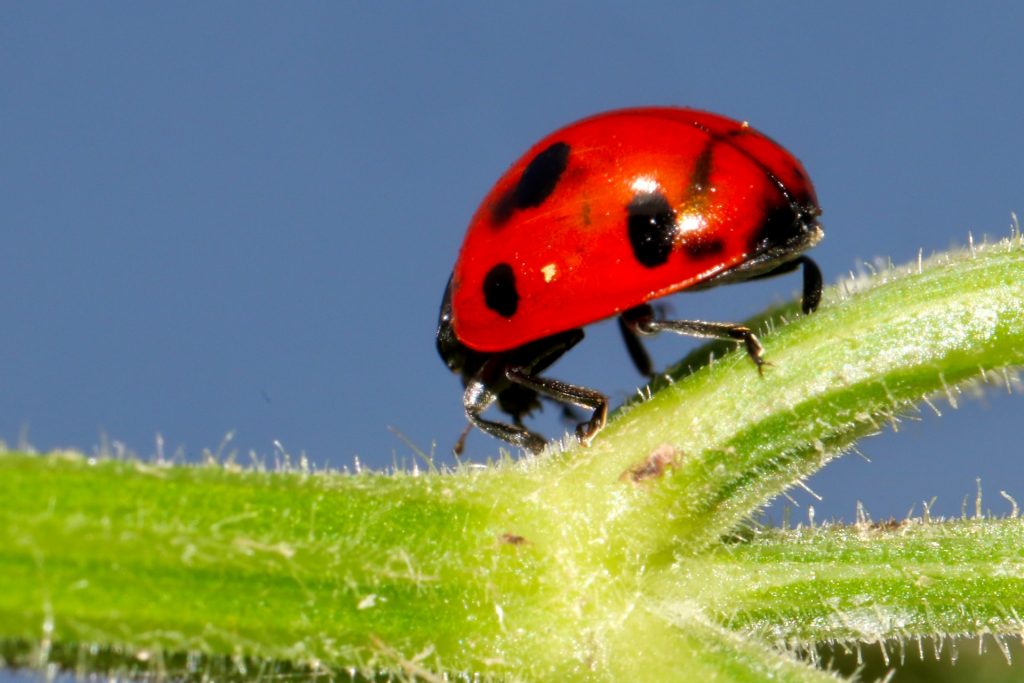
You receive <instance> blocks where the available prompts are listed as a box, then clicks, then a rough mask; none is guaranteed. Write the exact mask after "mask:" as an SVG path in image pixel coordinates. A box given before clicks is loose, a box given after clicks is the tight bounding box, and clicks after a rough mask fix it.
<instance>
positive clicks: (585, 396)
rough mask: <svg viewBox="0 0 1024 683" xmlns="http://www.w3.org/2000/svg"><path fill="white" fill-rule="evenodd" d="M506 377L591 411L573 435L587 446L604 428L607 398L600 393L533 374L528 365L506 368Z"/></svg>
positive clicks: (606, 416)
mask: <svg viewBox="0 0 1024 683" xmlns="http://www.w3.org/2000/svg"><path fill="white" fill-rule="evenodd" d="M505 377H507V378H508V380H509V381H510V382H515V383H516V384H520V385H522V386H524V387H527V388H528V389H533V390H534V391H536V392H537V393H538V394H542V395H544V396H547V397H548V398H551V399H554V400H556V401H561V402H562V403H571V404H572V405H575V406H579V407H580V408H590V409H591V410H593V411H594V414H593V415H592V416H591V418H590V419H589V420H587V421H586V422H581V423H580V424H578V425H577V426H576V438H577V439H579V440H580V443H582V444H583V445H584V446H589V445H590V441H591V440H592V439H593V438H594V437H595V436H596V435H597V433H598V432H599V431H601V430H602V429H603V428H604V423H605V420H607V419H608V397H607V396H605V395H604V394H602V393H601V392H599V391H594V390H593V389H588V388H586V387H580V386H576V385H575V384H569V383H567V382H562V381H559V380H557V379H550V378H548V377H536V376H534V375H532V374H530V370H529V368H527V367H523V366H512V367H509V368H506V369H505Z"/></svg>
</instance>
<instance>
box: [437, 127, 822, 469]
mask: <svg viewBox="0 0 1024 683" xmlns="http://www.w3.org/2000/svg"><path fill="white" fill-rule="evenodd" d="M820 214H821V209H820V208H819V207H818V202H817V198H816V196H815V193H814V187H813V186H812V184H811V181H810V179H809V178H808V177H807V174H806V172H805V171H804V168H803V166H802V165H801V164H800V162H799V161H798V160H797V159H796V158H794V157H793V156H792V155H791V154H790V153H789V152H787V151H786V150H785V149H783V148H782V147H781V146H780V145H778V144H777V143H776V142H774V141H773V140H771V139H770V138H768V137H766V136H765V135H763V134H761V133H759V132H757V131H756V130H754V129H753V128H751V127H750V126H748V125H747V124H745V123H740V122H737V121H733V120H731V119H728V118H725V117H723V116H718V115H716V114H711V113H707V112H702V111H697V110H692V109H681V108H672V107H655V108H641V109H624V110H619V111H612V112H607V113H604V114H598V115H596V116H592V117H589V118H586V119H583V120H581V121H578V122H576V123H573V124H570V125H569V126H566V127H565V128H562V129H560V130H558V131H556V132H554V133H552V134H551V135H549V136H547V137H546V138H544V139H542V140H541V141H540V142H538V143H537V144H535V145H534V146H533V147H532V148H531V149H530V150H529V151H528V152H527V153H526V154H525V155H523V157H522V158H520V159H519V160H518V161H517V162H516V163H514V164H513V165H512V167H511V168H510V169H509V170H508V171H507V172H506V173H505V174H504V175H503V176H502V177H501V178H500V179H499V180H498V182H497V183H496V184H495V186H494V187H493V189H492V190H491V191H490V192H489V193H488V195H487V196H486V197H485V198H484V200H483V203H482V204H481V205H480V208H479V209H477V212H476V214H475V215H474V216H473V219H472V221H471V222H470V224H469V228H468V230H467V232H466V236H465V240H464V242H463V245H462V249H461V251H460V253H459V258H458V260H457V261H456V263H455V268H454V270H453V271H452V275H451V278H450V279H449V281H448V287H447V289H446V290H445V294H444V299H443V301H442V304H441V312H440V319H439V322H438V329H437V348H438V351H439V352H440V354H441V357H442V359H444V361H445V363H446V364H447V365H448V367H449V368H450V369H451V370H452V371H453V372H456V373H458V374H460V375H461V377H462V380H463V384H464V386H465V393H464V395H463V404H464V406H465V409H466V415H467V417H468V419H469V422H470V424H471V425H474V426H476V427H478V428H479V429H481V430H483V431H484V432H487V433H488V434H491V435H492V436H495V437H497V438H499V439H503V440H505V441H507V442H509V443H511V444H513V445H516V446H521V447H523V448H526V449H528V450H530V451H539V450H541V449H542V448H543V447H544V445H545V443H546V442H545V439H544V438H543V437H541V436H540V435H538V434H536V433H534V432H531V431H529V430H528V429H527V428H526V427H524V426H523V423H522V419H523V417H524V416H525V415H526V414H528V413H529V412H530V411H531V410H532V409H533V408H535V407H537V405H538V404H539V397H541V396H544V397H547V398H549V399H553V400H555V401H558V402H562V403H566V404H572V405H576V406H579V407H583V408H587V409H590V410H592V411H593V414H592V416H591V417H590V419H589V420H587V421H585V422H583V423H581V424H580V425H579V426H578V427H577V429H576V435H577V437H578V438H579V440H580V441H581V442H582V443H583V444H589V443H590V440H591V439H592V438H593V437H594V435H595V434H597V433H598V432H599V431H600V430H601V428H602V427H603V426H604V423H605V418H606V416H607V412H608V399H607V397H605V396H604V395H603V394H601V393H599V392H597V391H595V390H593V389H588V388H586V387H581V386H576V385H572V384H567V383H565V382H561V381H559V380H555V379H551V378H548V377H545V376H543V375H542V373H543V372H544V371H545V370H546V369H547V368H548V367H549V366H550V365H551V364H552V363H554V362H555V361H556V360H557V359H558V358H559V357H560V356H561V355H562V354H564V353H565V352H566V351H568V350H569V349H570V348H572V347H573V346H575V345H576V344H577V343H579V341H580V340H581V339H583V330H582V328H583V326H585V325H587V324H589V323H592V322H596V321H599V320H602V319H605V318H609V317H612V316H618V320H619V326H620V329H621V331H622V335H623V338H624V340H625V342H626V347H627V350H628V351H629V355H630V357H631V358H632V360H633V363H634V364H635V365H636V367H637V369H638V370H639V371H640V372H641V373H642V374H644V375H647V376H648V377H650V376H651V375H652V372H651V360H650V357H649V356H648V355H647V352H646V351H645V350H644V347H643V345H642V343H641V337H643V336H648V335H653V334H657V333H658V332H662V331H670V332H676V333H680V334H686V335H690V336H696V337H712V338H726V339H733V340H735V341H737V342H739V343H742V344H744V346H745V347H746V351H747V353H748V354H749V356H750V358H751V359H752V360H753V361H754V363H755V364H756V365H757V367H758V369H759V370H760V369H761V366H762V364H763V362H764V361H763V359H762V348H761V344H760V342H759V341H758V339H757V337H756V336H755V335H754V333H753V332H752V331H751V330H750V329H749V328H747V327H744V326H742V325H737V324H733V323H718V322H704V321H690V320H662V319H660V318H659V317H658V316H656V315H655V312H654V310H653V308H652V307H651V305H650V304H649V303H648V302H649V301H651V300H652V299H656V298H658V297H662V296H665V295H667V294H671V293H673V292H677V291H680V290H683V289H703V288H706V287H711V286H714V285H719V284H724V283H729V282H740V281H744V280H749V279H753V278H761V277H768V276H772V275H778V274H781V273H787V272H790V271H792V270H795V269H796V268H798V267H801V266H802V267H803V310H804V312H805V313H810V312H811V311H813V310H814V309H815V308H816V307H817V305H818V302H819V300H820V298H821V291H822V277H821V271H820V270H819V269H818V267H817V265H815V263H814V262H813V261H812V260H811V259H809V258H807V257H806V256H803V255H802V254H803V252H805V251H806V250H807V249H809V248H811V247H812V246H814V245H815V244H816V243H817V242H818V241H820V240H821V238H822V236H823V232H822V229H821V226H820V225H819V223H818V216H820ZM495 402H497V404H498V407H499V408H500V409H501V410H502V411H503V412H505V413H507V414H508V415H509V416H511V418H512V419H511V422H499V421H492V420H488V419H484V418H483V417H482V414H483V412H484V411H485V410H486V409H487V408H488V407H490V406H491V405H492V404H494V403H495ZM460 445H461V439H460ZM457 448H458V447H457Z"/></svg>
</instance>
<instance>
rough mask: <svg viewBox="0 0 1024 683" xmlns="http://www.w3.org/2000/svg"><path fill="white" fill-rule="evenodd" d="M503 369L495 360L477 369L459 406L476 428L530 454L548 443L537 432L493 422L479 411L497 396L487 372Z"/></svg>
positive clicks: (542, 448)
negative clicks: (463, 409)
mask: <svg viewBox="0 0 1024 683" xmlns="http://www.w3.org/2000/svg"><path fill="white" fill-rule="evenodd" d="M503 370H504V368H503V367H502V366H501V363H500V361H499V360H498V359H495V360H494V361H490V362H488V363H486V364H485V365H484V367H483V368H481V369H480V372H478V373H477V375H476V376H475V377H473V378H472V379H470V380H469V382H468V383H467V384H466V391H465V393H464V394H463V395H462V405H463V406H464V407H465V409H466V417H467V418H468V419H469V421H470V423H472V424H473V426H475V427H476V428H478V429H479V430H481V431H483V432H486V433H487V434H490V435H491V436H493V437H496V438H498V439H501V440H503V441H507V442H508V443H510V444H512V445H513V446H519V447H520V448H525V449H526V450H528V451H530V452H532V453H538V452H540V451H542V450H544V445H545V444H546V443H547V442H546V441H545V440H544V437H542V436H541V435H540V434H535V433H534V432H531V431H530V430H529V429H527V428H526V427H523V426H522V425H512V424H507V423H505V422H494V421H492V420H485V419H484V418H483V417H481V414H482V413H483V412H484V411H485V410H487V408H488V407H490V405H491V404H492V403H494V401H495V400H496V399H497V398H498V394H497V393H496V392H495V391H494V390H493V389H490V388H489V385H490V384H491V382H488V381H487V380H486V378H487V376H488V375H492V376H493V375H495V374H498V373H501V372H502V371H503ZM517 422H518V420H517ZM463 441H464V439H462V438H460V439H459V443H460V445H461V444H462V442H463Z"/></svg>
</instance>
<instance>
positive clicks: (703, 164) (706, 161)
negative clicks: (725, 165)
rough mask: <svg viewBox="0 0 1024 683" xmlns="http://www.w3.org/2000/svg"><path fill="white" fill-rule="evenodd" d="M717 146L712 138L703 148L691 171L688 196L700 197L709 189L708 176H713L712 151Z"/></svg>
mask: <svg viewBox="0 0 1024 683" xmlns="http://www.w3.org/2000/svg"><path fill="white" fill-rule="evenodd" d="M714 148H715V140H714V139H713V138H712V139H711V140H709V141H708V144H707V145H705V146H704V149H703V150H701V153H700V156H699V157H697V163H696V164H694V166H693V170H692V171H691V172H690V187H689V188H688V189H687V193H686V195H687V197H690V198H693V197H700V196H702V195H703V194H704V193H705V192H707V191H708V178H710V177H711V153H712V150H714Z"/></svg>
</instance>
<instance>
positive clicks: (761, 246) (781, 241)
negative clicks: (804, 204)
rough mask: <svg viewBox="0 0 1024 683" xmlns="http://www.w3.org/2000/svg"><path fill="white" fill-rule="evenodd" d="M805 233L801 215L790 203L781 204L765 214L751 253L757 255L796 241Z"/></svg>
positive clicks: (751, 243) (751, 244)
mask: <svg viewBox="0 0 1024 683" xmlns="http://www.w3.org/2000/svg"><path fill="white" fill-rule="evenodd" d="M804 231H805V228H804V225H803V222H802V220H801V215H800V214H799V213H798V212H797V211H796V210H795V208H794V207H793V206H792V205H791V204H788V203H780V204H777V205H775V206H773V207H771V208H769V209H768V210H767V211H765V213H764V220H763V221H762V222H761V226H760V227H759V228H758V229H757V230H756V231H754V236H753V238H752V239H751V241H750V252H751V253H754V254H757V253H762V252H765V251H767V250H769V249H772V248H774V247H783V246H785V245H787V244H790V243H792V242H793V241H795V240H796V239H797V238H798V237H799V236H800V235H801V234H802V233H803V232H804Z"/></svg>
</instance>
